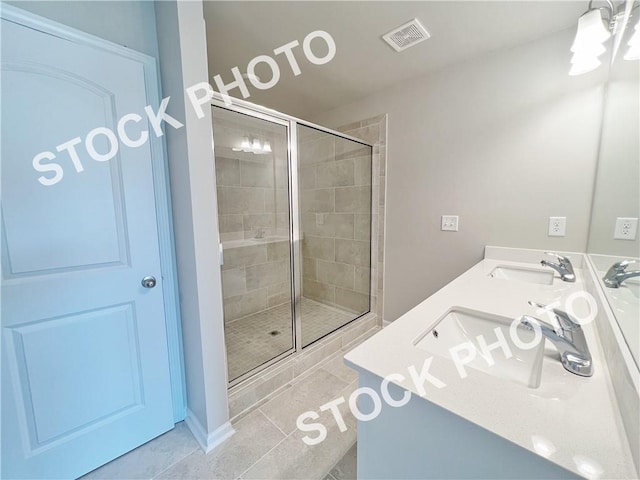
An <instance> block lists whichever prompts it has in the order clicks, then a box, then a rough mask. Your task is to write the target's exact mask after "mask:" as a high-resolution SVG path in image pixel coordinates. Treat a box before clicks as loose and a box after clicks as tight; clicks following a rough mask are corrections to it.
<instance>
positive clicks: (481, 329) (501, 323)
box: [414, 307, 544, 388]
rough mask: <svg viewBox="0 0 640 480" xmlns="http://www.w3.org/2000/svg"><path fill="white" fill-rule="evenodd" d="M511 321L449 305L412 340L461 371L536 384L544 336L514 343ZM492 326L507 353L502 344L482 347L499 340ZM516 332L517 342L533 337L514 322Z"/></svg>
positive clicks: (538, 384) (539, 372) (540, 366)
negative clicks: (526, 346) (530, 345)
mask: <svg viewBox="0 0 640 480" xmlns="http://www.w3.org/2000/svg"><path fill="white" fill-rule="evenodd" d="M512 321H513V319H510V318H506V317H501V316H498V315H493V314H490V313H484V312H478V311H475V310H469V309H466V308H462V307H452V308H451V309H450V310H449V311H448V312H447V313H446V314H445V315H444V316H443V317H442V318H441V319H440V320H439V321H438V322H437V323H436V325H435V326H434V327H433V328H431V329H430V330H428V331H427V332H425V333H424V334H422V335H421V336H420V337H419V338H418V339H417V340H416V341H415V342H414V346H415V347H417V348H420V349H422V350H425V351H427V352H429V353H430V354H432V355H435V356H438V357H442V358H448V359H450V360H451V361H453V362H454V363H457V364H458V365H460V366H461V367H462V368H464V370H465V371H466V370H469V371H471V370H480V371H481V372H484V373H487V374H489V375H492V376H494V377H497V378H500V379H503V380H508V381H511V382H514V383H517V384H520V385H524V386H527V387H529V388H537V387H539V386H540V375H541V372H542V358H543V354H544V340H542V341H540V342H539V343H538V344H537V345H536V346H535V347H534V348H531V349H529V350H525V349H522V348H520V347H518V346H516V344H515V343H514V342H513V340H512V338H511V334H510V331H509V327H510V325H511V323H512ZM495 329H498V330H499V331H500V332H501V333H502V336H503V337H504V339H505V342H504V344H505V345H507V350H508V352H509V353H511V356H509V355H508V353H507V352H505V351H504V350H503V349H502V348H495V349H491V350H490V351H488V349H487V348H486V347H485V345H488V346H492V344H495V343H496V342H497V341H498V340H499V338H500V337H499V335H500V334H499V333H497V332H496V330H495ZM516 333H517V335H518V337H517V338H519V339H520V341H521V342H524V343H530V342H531V341H532V340H533V339H534V333H533V332H532V331H529V330H528V329H527V328H526V327H524V326H522V325H518V327H517V329H516ZM483 340H484V344H483ZM459 372H460V367H459ZM461 376H462V375H461Z"/></svg>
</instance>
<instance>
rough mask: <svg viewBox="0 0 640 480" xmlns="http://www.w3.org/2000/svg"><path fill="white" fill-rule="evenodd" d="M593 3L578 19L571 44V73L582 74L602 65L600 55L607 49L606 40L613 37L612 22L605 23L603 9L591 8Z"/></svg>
mask: <svg viewBox="0 0 640 480" xmlns="http://www.w3.org/2000/svg"><path fill="white" fill-rule="evenodd" d="M591 3H592V2H589V10H587V11H586V13H583V14H582V16H581V17H580V19H579V20H578V30H577V31H576V37H575V39H574V41H573V45H571V51H572V52H573V56H572V57H571V70H570V71H569V75H582V74H583V73H587V72H590V71H591V70H595V69H596V68H598V67H599V66H600V65H601V62H600V60H598V57H599V56H600V55H602V54H603V53H604V52H606V51H607V49H606V48H605V46H604V42H606V41H607V40H608V39H609V38H610V37H611V31H610V29H609V23H610V22H609V21H607V23H606V24H605V20H604V19H603V18H602V10H601V9H599V8H591ZM612 11H613V10H612Z"/></svg>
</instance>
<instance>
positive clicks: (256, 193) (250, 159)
mask: <svg viewBox="0 0 640 480" xmlns="http://www.w3.org/2000/svg"><path fill="white" fill-rule="evenodd" d="M233 135H234V130H233V129H231V128H230V129H228V130H227V129H226V128H225V127H224V126H220V125H218V131H217V132H216V182H217V190H218V192H217V193H218V214H219V225H220V238H221V241H222V246H223V254H224V265H223V266H222V290H223V295H224V314H225V315H224V318H225V321H227V322H229V321H232V320H235V319H237V318H240V317H243V316H245V315H250V314H253V313H256V312H260V311H262V310H265V309H267V308H270V307H275V306H277V305H281V304H283V303H286V302H288V301H290V299H291V276H290V256H289V233H288V229H289V210H288V208H289V198H288V189H287V186H288V171H287V153H286V143H285V142H284V141H278V139H276V138H271V145H272V146H273V147H272V148H273V153H272V154H266V155H254V154H252V153H245V152H234V151H233V150H232V149H231V147H230V146H229V145H233V138H230V137H233ZM235 136H237V133H235ZM236 141H237V140H236ZM256 237H263V238H262V239H260V238H256Z"/></svg>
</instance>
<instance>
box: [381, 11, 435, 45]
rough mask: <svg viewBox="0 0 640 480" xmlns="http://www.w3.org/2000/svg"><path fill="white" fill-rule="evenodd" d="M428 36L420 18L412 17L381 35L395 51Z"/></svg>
mask: <svg viewBox="0 0 640 480" xmlns="http://www.w3.org/2000/svg"><path fill="white" fill-rule="evenodd" d="M430 36H431V35H429V32H427V29H426V28H424V27H423V26H422V24H421V23H420V20H418V19H417V18H414V19H413V20H411V21H410V22H408V23H405V24H404V25H402V26H401V27H398V28H396V29H395V30H392V31H390V32H389V33H387V34H385V35H383V36H382V38H383V39H384V41H385V42H387V43H388V44H389V45H391V47H392V48H393V49H394V50H395V51H396V52H401V51H402V50H405V49H407V48H409V47H412V46H413V45H415V44H417V43H420V42H422V41H423V40H426V39H427V38H429V37H430Z"/></svg>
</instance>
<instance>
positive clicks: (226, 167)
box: [215, 156, 240, 186]
mask: <svg viewBox="0 0 640 480" xmlns="http://www.w3.org/2000/svg"><path fill="white" fill-rule="evenodd" d="M215 164H216V185H220V186H223V185H224V186H234V185H240V162H239V160H237V159H235V158H225V157H220V156H216V158H215Z"/></svg>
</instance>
